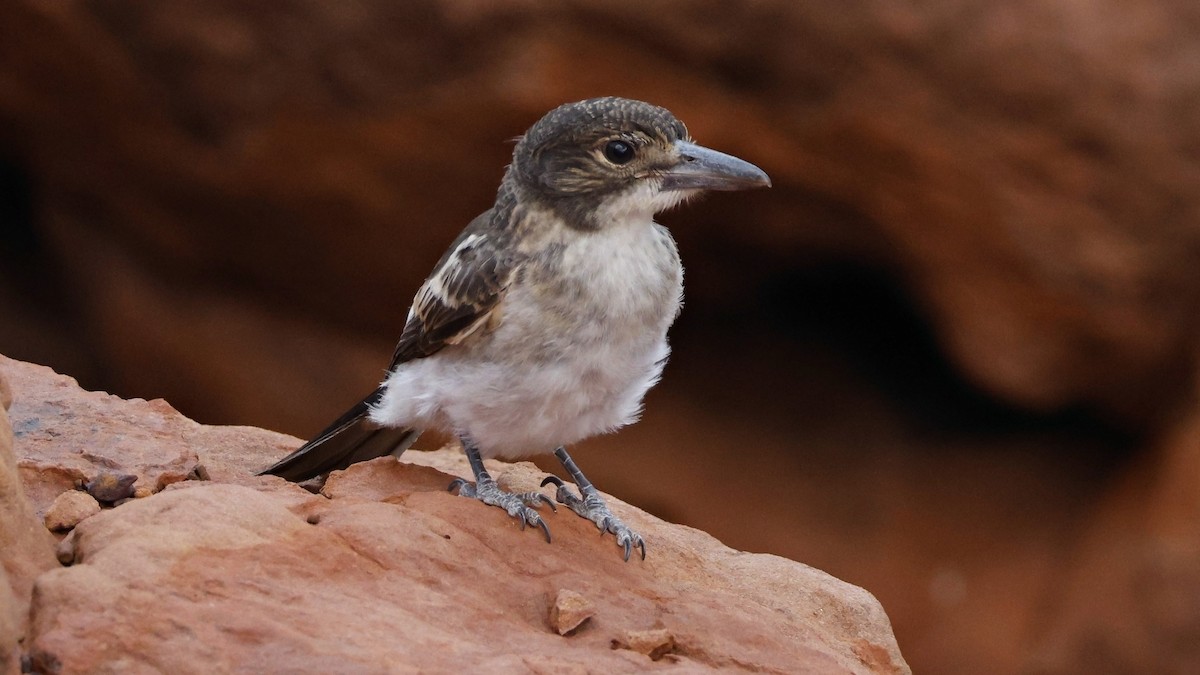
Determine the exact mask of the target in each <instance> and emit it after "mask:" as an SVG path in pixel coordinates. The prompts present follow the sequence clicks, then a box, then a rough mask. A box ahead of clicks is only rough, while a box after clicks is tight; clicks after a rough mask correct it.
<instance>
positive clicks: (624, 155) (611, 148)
mask: <svg viewBox="0 0 1200 675" xmlns="http://www.w3.org/2000/svg"><path fill="white" fill-rule="evenodd" d="M633 154H634V153H633V146H632V145H630V144H629V143H626V142H625V141H609V142H608V143H606V144H605V145H604V158H605V159H607V160H608V161H610V162H612V163H613V164H628V163H630V162H632V161H633Z"/></svg>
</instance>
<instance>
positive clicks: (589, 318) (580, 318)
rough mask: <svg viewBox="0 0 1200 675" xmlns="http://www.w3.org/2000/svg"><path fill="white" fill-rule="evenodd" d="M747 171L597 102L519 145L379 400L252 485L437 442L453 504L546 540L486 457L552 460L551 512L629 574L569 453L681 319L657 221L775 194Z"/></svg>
mask: <svg viewBox="0 0 1200 675" xmlns="http://www.w3.org/2000/svg"><path fill="white" fill-rule="evenodd" d="M770 185H771V180H770V178H769V177H768V176H767V174H766V173H765V172H764V171H763V170H762V169H760V168H758V167H757V166H755V165H753V164H751V163H749V162H747V161H745V160H742V159H739V158H737V157H734V156H732V155H728V154H725V153H722V152H718V151H716V150H712V149H709V148H707V147H704V146H701V145H698V144H697V143H695V141H693V139H692V138H691V136H690V135H689V133H688V131H687V127H686V126H684V124H683V123H682V122H680V121H679V120H678V119H677V118H676V117H675V115H674V114H672V113H671V112H670V111H669V110H667V109H665V108H662V107H659V106H656V105H652V104H650V103H646V102H643V101H638V100H633V99H627V98H620V97H611V96H610V97H602V98H593V99H588V100H584V101H578V102H574V103H567V104H563V105H561V106H558V107H556V108H554V109H553V110H551V111H550V112H548V113H546V114H545V116H543V117H542V118H541V119H540V120H538V121H537V122H536V123H535V124H534V125H533V126H532V127H530V128H529V129H528V131H526V133H525V134H524V135H523V136H521V137H519V138H518V139H517V142H516V145H515V147H514V149H513V155H512V162H511V163H510V164H509V165H508V167H507V169H506V171H505V174H504V177H503V179H502V181H501V183H500V187H499V189H498V190H497V194H496V200H495V203H494V205H493V206H492V208H490V209H488V210H487V211H485V212H483V213H482V214H480V215H479V216H478V217H476V218H475V219H474V220H472V221H471V222H470V224H468V225H467V226H466V228H465V229H463V231H462V232H461V234H459V235H458V237H457V238H456V239H455V240H454V242H453V243H452V244H451V245H450V247H449V248H448V249H447V251H446V253H445V254H444V255H443V256H442V258H441V260H439V261H438V263H437V265H436V266H435V267H434V270H433V272H432V274H430V275H429V277H428V279H426V280H425V282H424V283H423V284H422V285H421V287H420V288H419V290H418V291H417V293H416V296H415V298H414V300H413V302H412V305H411V307H410V309H409V311H408V316H407V319H406V322H405V324H404V328H403V330H402V332H401V335H400V339H399V341H398V343H397V345H396V348H395V351H394V352H393V355H392V360H391V364H390V365H389V367H388V369H387V371H386V376H385V377H384V379H383V381H382V383H381V384H380V385H379V386H378V387H377V388H376V389H375V390H374V391H372V392H371V393H370V394H369V395H367V396H366V397H365V398H363V399H362V400H361V401H359V402H358V403H356V404H355V405H354V406H353V407H351V408H350V409H349V410H348V411H346V413H345V414H343V415H342V416H341V417H339V418H338V419H337V420H335V421H334V422H333V423H332V424H330V425H329V427H328V428H326V429H325V430H324V431H322V432H321V433H320V434H318V435H317V436H316V437H315V438H313V439H312V440H310V441H308V442H307V443H305V444H304V445H303V446H301V447H300V448H299V449H297V450H296V451H295V452H293V453H291V454H289V455H288V456H286V457H284V458H283V459H281V460H279V461H278V462H277V463H275V464H274V465H272V466H270V467H268V468H266V469H264V470H262V471H261V472H259V475H263V474H270V475H275V476H281V477H283V478H285V479H287V480H289V481H294V482H301V481H305V480H309V479H312V478H315V477H318V476H321V475H323V474H327V473H328V472H330V471H334V470H338V469H345V468H346V467H348V466H349V465H351V464H353V463H355V462H361V461H365V460H369V459H374V458H377V457H383V456H386V455H389V454H390V455H395V456H397V457H398V456H399V455H400V454H401V453H402V452H403V451H404V450H405V449H407V448H409V447H410V446H411V445H412V444H413V443H414V442H415V441H416V439H417V437H418V435H419V434H420V433H421V432H422V431H424V430H427V429H438V430H440V431H442V432H444V433H449V434H452V435H455V436H457V437H458V438H459V440H460V441H461V443H462V447H463V450H464V452H465V453H466V457H467V460H468V463H469V465H470V468H471V471H472V473H473V474H474V476H473V478H474V481H467V480H465V479H462V478H458V479H455V480H454V481H453V482H452V483H451V484H450V486H449V490H450V491H454V490H457V491H458V494H459V495H461V496H465V497H471V498H474V499H477V500H479V501H481V502H483V503H484V504H488V505H491V506H496V507H499V508H501V509H503V510H504V511H506V512H507V513H508V514H509V516H511V517H513V518H515V519H517V520H518V521H519V522H520V524H521V529H525V527H526V525H530V526H534V527H539V528H541V531H542V532H543V534H544V535H545V538H546V541H547V542H550V541H551V536H550V529H549V526H548V525H547V524H546V522H545V519H544V518H542V516H541V512H539V510H538V508H539V507H540V506H542V505H547V506H549V508H550V509H551V510H553V511H557V507H556V506H555V504H554V502H552V501H551V500H550V499H549V498H547V497H546V495H545V494H543V493H542V492H540V491H531V492H524V493H513V492H508V491H505V490H503V489H501V488H500V487H499V486H498V485H497V483H496V481H495V480H494V479H493V478H492V476H491V475H490V474H489V473H488V471H487V469H486V468H485V467H484V463H483V460H484V458H501V459H508V460H515V459H521V458H526V457H529V456H533V455H536V454H545V453H550V452H553V453H554V455H555V456H556V457H557V458H558V460H559V461H560V462H561V464H562V466H563V469H564V471H565V472H566V473H567V475H568V476H569V477H570V478H571V480H572V481H573V482H574V484H575V488H576V490H577V491H578V494H575V492H572V491H571V489H570V488H569V487H568V486H567V485H566V484H565V483H564V482H563V481H562V480H561V479H559V478H558V477H557V476H553V475H550V476H547V477H546V480H545V481H543V482H542V487H545V486H546V485H550V484H553V485H555V486H556V488H557V489H556V493H555V499H556V500H557V501H558V502H559V503H560V504H564V505H566V506H567V507H568V508H570V509H571V510H572V511H574V512H575V513H576V514H578V515H579V516H581V517H583V518H586V519H588V520H590V521H591V522H592V523H594V524H595V525H596V527H597V528H598V529H599V530H600V533H601V535H604V534H606V533H611V534H612V535H613V536H614V537H615V539H616V543H617V545H618V547H619V548H620V549H622V550H623V553H624V558H625V560H626V562H628V561H629V558H630V554H631V551H632V550H634V549H640V552H641V557H642V559H643V560H644V559H645V557H646V543H645V539H644V538H643V537H642V536H641V535H640V534H639V533H638V532H636V531H634V530H633V529H631V528H629V527H628V526H627V525H626V524H625V523H624V522H623V521H622V520H621V519H620V518H618V517H617V516H616V515H615V514H614V513H613V512H612V511H611V509H610V508H609V507H608V505H607V503H606V502H605V500H604V498H603V497H602V496H601V494H600V492H599V491H598V490H597V489H596V488H595V487H594V486H593V485H592V483H591V482H590V481H589V480H588V479H587V478H586V477H585V476H584V474H583V472H582V471H581V470H580V469H579V467H578V465H577V464H576V463H575V461H574V460H573V459H572V458H571V456H570V455H569V454H568V452H567V449H566V448H567V446H570V445H573V444H574V443H577V442H579V441H582V440H583V439H585V438H588V437H591V436H594V435H598V434H602V433H608V432H612V431H615V430H616V429H618V428H620V427H623V426H625V425H628V424H630V423H632V422H634V421H636V420H637V419H638V417H639V416H640V415H641V411H642V399H643V397H644V395H645V394H646V392H647V391H648V390H649V389H650V388H651V387H652V386H654V385H655V384H656V383H657V382H658V380H659V377H660V375H661V373H662V370H663V367H664V365H665V364H666V361H667V356H668V354H669V353H670V348H669V346H668V342H667V330H668V328H669V327H670V326H671V324H672V323H673V322H674V321H675V319H676V317H677V316H678V314H679V311H680V309H681V307H682V303H683V266H682V264H681V262H680V257H679V252H678V248H677V247H676V244H675V240H674V239H673V238H672V236H671V234H670V232H669V231H668V230H667V228H666V227H664V226H662V225H660V224H658V223H656V222H655V220H654V218H655V215H656V214H658V213H660V212H662V211H666V210H668V209H670V208H672V207H674V206H676V205H679V204H680V203H682V202H684V201H686V200H688V199H689V198H691V197H693V196H695V195H697V194H699V193H702V192H705V191H709V190H726V191H730V190H743V189H748V188H758V187H770Z"/></svg>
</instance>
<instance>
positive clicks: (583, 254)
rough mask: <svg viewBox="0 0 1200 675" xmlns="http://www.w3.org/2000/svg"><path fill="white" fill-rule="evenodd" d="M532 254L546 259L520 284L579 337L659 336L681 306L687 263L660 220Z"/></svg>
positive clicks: (615, 228) (588, 235)
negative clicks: (684, 262)
mask: <svg viewBox="0 0 1200 675" xmlns="http://www.w3.org/2000/svg"><path fill="white" fill-rule="evenodd" d="M535 255H536V256H538V257H540V258H541V262H543V263H545V264H540V265H535V266H531V267H532V269H531V270H530V271H528V272H527V274H526V277H525V279H524V281H525V282H526V283H525V284H523V285H527V290H528V292H529V295H530V296H531V299H534V300H535V301H536V303H537V304H538V305H540V306H541V309H542V311H543V312H545V313H546V314H548V315H549V316H547V317H545V318H547V319H551V320H552V321H554V322H555V323H556V324H558V325H557V328H559V329H560V330H565V331H566V332H569V333H573V334H574V336H575V337H576V338H577V339H579V338H583V339H588V338H593V339H595V340H613V339H614V338H616V339H618V341H621V342H625V341H627V340H633V341H637V338H638V337H639V336H641V337H642V338H648V339H661V337H662V335H663V334H665V332H666V330H667V328H668V327H669V326H670V325H671V323H672V322H673V321H674V319H675V316H676V315H677V314H678V312H679V306H680V303H681V301H682V294H683V268H682V267H681V265H680V263H679V254H678V252H677V250H676V248H675V241H674V240H673V239H672V238H671V235H670V233H668V232H667V230H666V228H664V227H662V226H661V225H658V224H656V223H653V222H644V223H623V224H620V225H616V226H613V227H610V228H606V229H604V230H601V231H598V232H590V233H586V234H584V235H582V236H575V237H570V238H567V239H565V241H563V242H561V243H559V242H555V243H552V244H550V245H548V246H546V247H545V248H544V249H543V250H542V251H541V252H539V253H537V254H535ZM535 270H536V271H535Z"/></svg>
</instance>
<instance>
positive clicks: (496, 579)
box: [0, 360, 908, 673]
mask: <svg viewBox="0 0 1200 675" xmlns="http://www.w3.org/2000/svg"><path fill="white" fill-rule="evenodd" d="M0 373H3V374H5V375H7V376H9V377H10V379H11V381H12V383H13V384H14V394H15V401H14V404H13V411H14V424H15V425H16V426H17V427H18V428H23V429H30V428H33V424H32V423H33V421H35V420H36V421H37V423H38V424H37V428H38V429H42V430H46V429H55V430H58V431H59V433H56V434H49V433H44V434H42V435H34V436H33V438H27V436H22V437H21V439H20V440H21V445H20V451H21V452H22V453H35V456H33V457H26V458H25V460H24V461H25V463H26V466H27V467H28V471H27V472H26V473H33V474H36V473H37V471H39V470H46V471H47V472H49V473H51V474H55V475H57V474H58V473H61V472H60V471H56V470H55V469H56V467H57V464H56V463H58V462H67V463H69V462H72V461H73V460H74V458H73V457H72V456H71V455H70V454H69V453H65V452H64V451H63V447H77V446H78V445H79V444H80V443H81V441H83V440H87V441H88V442H91V443H97V444H98V445H99V446H100V447H103V448H107V450H106V454H105V455H104V456H105V457H106V458H107V460H108V461H109V462H110V463H112V464H115V465H118V466H119V467H121V469H122V470H127V471H134V472H139V475H142V476H146V475H149V474H148V472H147V468H146V465H147V461H148V460H147V458H148V457H150V456H152V455H153V453H154V452H155V449H156V448H186V449H187V451H188V453H191V454H187V455H186V456H189V457H193V458H195V460H194V461H198V462H201V463H202V464H203V466H205V467H206V468H207V471H208V473H209V475H210V478H211V480H208V481H200V480H189V481H184V482H175V483H173V484H171V485H168V486H167V487H166V489H164V490H163V491H161V492H159V493H157V494H152V495H150V496H147V497H145V498H141V499H133V500H129V501H126V502H125V503H123V504H121V505H120V506H117V507H115V508H111V509H106V510H104V511H103V512H101V513H100V514H98V515H95V516H92V517H90V518H88V519H86V520H84V521H82V522H81V523H79V525H78V526H76V528H75V529H74V531H73V533H72V536H71V537H70V538H68V539H67V540H64V542H63V546H64V547H67V548H69V549H70V550H69V551H63V552H62V555H61V557H62V559H63V560H68V561H71V562H72V563H73V564H72V565H71V566H70V567H65V568H59V569H53V570H51V571H49V572H46V573H44V574H42V575H41V576H39V577H38V579H37V582H36V588H35V590H34V593H33V602H32V608H31V610H30V616H31V635H30V639H29V641H28V642H27V649H28V650H29V654H30V656H31V658H32V661H33V664H34V666H35V668H37V669H39V671H44V672H63V673H75V672H89V673H107V672H114V673H115V672H125V671H127V670H129V669H131V668H150V669H153V670H156V671H160V672H204V673H220V672H231V671H234V670H238V671H252V672H267V671H271V672H279V671H289V672H339V673H340V672H395V671H398V670H399V671H403V670H408V669H417V670H460V669H464V668H471V669H476V670H480V671H482V672H497V671H501V672H509V671H513V670H526V671H535V672H573V671H579V672H585V671H586V672H590V671H593V670H597V669H600V670H605V671H616V672H623V671H630V670H646V669H651V668H654V667H678V666H679V665H680V664H683V665H687V666H689V667H690V668H692V669H694V670H709V669H713V668H719V669H723V670H729V669H733V670H739V669H740V670H747V671H755V672H758V671H776V672H793V671H797V670H799V671H804V670H808V671H813V672H831V671H844V672H863V673H866V672H880V673H897V672H899V673H903V672H908V667H907V665H906V664H905V662H904V659H903V657H901V655H900V652H899V649H898V648H897V646H896V642H895V638H894V636H893V635H892V633H891V628H890V625H889V623H888V619H887V616H886V615H885V614H884V612H883V609H882V608H881V607H880V606H879V604H878V602H877V601H876V600H875V599H874V598H873V597H871V595H870V594H869V593H867V592H866V591H863V590H862V589H859V588H856V587H854V586H851V585H849V584H846V583H844V582H841V581H838V580H837V579H835V578H833V577H831V576H829V575H827V574H825V573H823V572H820V571H817V570H815V569H812V568H810V567H807V566H805V565H802V564H799V563H795V562H791V561H788V560H785V559H783V558H778V557H775V556H770V555H754V554H748V553H741V552H738V551H734V550H732V549H729V548H727V547H725V546H723V545H722V544H721V543H720V542H718V541H717V540H715V539H713V538H712V537H710V536H708V535H706V534H704V533H702V532H699V531H697V530H693V529H691V528H687V527H682V526H678V525H671V524H668V523H665V522H662V521H660V520H658V519H656V518H654V517H652V516H650V515H648V514H646V513H644V512H642V511H640V510H638V509H636V508H634V507H632V506H629V505H628V504H625V503H623V502H621V501H619V500H616V499H612V498H610V504H611V505H612V506H613V508H614V509H615V510H617V511H618V512H619V513H620V514H621V515H622V517H623V518H624V519H625V520H626V522H629V523H630V525H631V526H633V527H635V528H637V529H638V530H639V531H640V532H642V533H643V535H645V536H646V537H647V540H648V542H649V546H650V554H649V557H648V559H647V560H646V561H639V560H635V561H633V562H630V563H626V562H624V561H623V560H622V559H621V556H620V555H619V551H618V550H617V547H616V545H615V543H614V542H613V540H612V538H611V537H600V536H598V534H597V531H596V529H595V527H594V526H593V525H592V524H591V523H590V522H587V521H585V520H583V519H581V518H578V517H576V516H575V515H574V514H572V513H570V512H569V511H567V510H566V509H560V510H559V512H558V513H557V514H550V513H548V514H547V519H548V522H549V523H550V526H551V528H552V531H553V534H554V542H553V543H552V544H547V543H546V542H545V541H544V540H543V539H542V538H541V536H540V533H538V532H532V531H524V532H523V531H521V530H520V528H519V526H518V525H517V523H516V522H515V521H513V520H512V519H511V518H509V517H507V516H506V515H505V514H504V513H503V512H501V511H500V510H498V509H494V508H489V507H486V506H484V505H482V504H480V503H478V502H476V501H474V500H469V499H464V498H462V497H458V496H456V495H453V494H451V493H449V492H447V490H446V486H447V485H448V484H449V483H450V481H451V480H452V478H453V476H454V475H462V474H464V473H466V472H468V468H467V465H466V462H465V459H464V458H463V456H462V453H461V452H460V451H459V450H457V449H453V448H450V449H445V450H440V451H437V452H411V453H409V454H407V455H405V459H406V460H407V461H405V462H398V461H396V460H395V459H392V458H382V459H378V460H374V461H371V462H366V463H362V464H356V465H354V466H352V467H350V469H348V470H346V471H344V472H337V473H334V474H333V475H332V476H331V477H330V478H329V480H328V481H327V483H326V484H325V486H324V488H323V492H322V494H321V495H314V494H312V493H310V492H308V491H306V490H304V489H303V488H301V487H299V486H297V485H294V484H290V483H287V482H286V481H283V480H281V479H278V478H275V477H255V476H252V475H251V470H252V469H254V468H260V467H261V466H263V465H264V464H266V463H267V462H268V461H269V460H270V459H271V458H273V457H275V456H277V455H278V454H279V453H282V452H285V451H286V450H287V448H288V447H291V446H292V445H294V444H295V443H297V442H298V441H296V440H295V439H290V442H287V440H288V439H285V438H283V437H281V436H280V435H278V434H273V433H271V432H266V431H261V430H254V429H248V428H240V429H224V428H210V427H202V426H201V425H197V424H195V423H194V422H191V421H190V420H187V419H186V418H184V417H183V416H182V415H179V414H178V413H176V412H174V411H173V410H171V409H170V408H169V407H168V406H166V405H165V404H161V403H160V404H147V403H145V402H143V401H121V400H119V399H116V398H115V397H111V396H106V395H101V394H94V393H90V392H85V391H82V390H80V389H78V388H77V387H75V386H74V385H73V384H72V383H71V382H70V380H69V379H68V378H64V377H62V376H59V375H55V374H53V373H51V372H49V371H48V370H47V369H44V368H40V367H35V366H30V365H28V364H22V363H18V362H14V361H11V360H0ZM48 394H53V396H52V397H51V398H52V400H53V401H55V402H57V404H58V408H59V409H60V410H62V411H69V413H63V415H64V416H67V417H68V418H69V419H68V420H66V421H60V420H58V419H57V418H55V417H51V416H49V415H48V414H47V413H46V410H47V408H46V407H39V406H37V405H33V404H32V402H30V401H28V400H27V399H26V397H27V396H30V397H34V398H37V399H39V400H40V399H41V398H42V397H46V396H47V395H48ZM146 430H152V431H153V433H150V432H148V431H146ZM106 436H111V437H112V438H114V439H115V438H120V437H130V436H135V437H140V438H142V440H143V443H142V444H141V445H140V446H139V447H133V446H131V445H129V444H122V443H115V442H108V443H106V442H105V437H106ZM59 446H63V447H59ZM163 454H164V455H165V456H166V457H167V458H168V459H169V460H170V461H168V462H167V464H169V465H171V466H175V464H176V460H177V457H178V456H180V455H179V452H178V451H172V452H164V453H163ZM489 468H490V469H491V470H493V472H494V473H495V474H497V475H498V477H499V478H500V479H501V480H503V481H504V482H505V483H506V484H508V485H510V486H512V487H514V488H516V489H536V487H537V485H538V483H539V482H540V479H541V478H542V476H543V474H542V473H541V472H540V471H538V470H537V469H536V468H535V467H533V466H532V465H529V464H516V465H508V464H502V463H495V462H489ZM79 494H83V493H79ZM562 589H577V590H576V592H577V593H579V594H580V595H583V596H586V597H587V598H588V599H589V600H590V602H591V604H592V607H591V610H590V611H591V618H590V619H588V620H587V621H586V622H585V623H582V625H579V626H578V627H577V628H576V629H575V630H574V631H572V632H569V634H568V635H566V636H563V635H560V634H559V632H558V629H557V627H556V626H554V625H553V624H552V623H551V622H550V621H548V617H549V615H550V611H551V608H552V606H554V605H555V604H556V598H561V597H562V594H561V591H562ZM660 633H661V634H662V635H666V636H668V638H669V639H651V638H650V637H647V636H651V637H653V636H659V635H660ZM630 636H634V637H633V638H631V637H630ZM635 638H636V639H635ZM631 640H632V642H631ZM614 641H615V642H616V643H618V644H622V645H626V646H627V647H628V648H626V649H613V648H612V646H613V644H614ZM656 659H657V660H658V663H659V664H662V665H661V666H656V661H655V660H656Z"/></svg>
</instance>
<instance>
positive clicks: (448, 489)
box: [446, 478, 467, 492]
mask: <svg viewBox="0 0 1200 675" xmlns="http://www.w3.org/2000/svg"><path fill="white" fill-rule="evenodd" d="M466 484H467V481H466V480H464V479H462V478H455V479H454V480H452V481H450V485H449V486H447V487H446V492H454V488H461V487H462V486H464V485H466Z"/></svg>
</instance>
